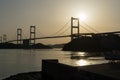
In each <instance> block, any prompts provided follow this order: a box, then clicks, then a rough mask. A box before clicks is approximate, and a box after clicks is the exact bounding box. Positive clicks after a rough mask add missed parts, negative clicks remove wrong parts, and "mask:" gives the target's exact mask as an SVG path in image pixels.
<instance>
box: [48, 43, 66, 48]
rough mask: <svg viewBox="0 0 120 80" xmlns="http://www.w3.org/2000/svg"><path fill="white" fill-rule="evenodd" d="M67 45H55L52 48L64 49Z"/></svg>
mask: <svg viewBox="0 0 120 80" xmlns="http://www.w3.org/2000/svg"><path fill="white" fill-rule="evenodd" d="M64 45H65V43H63V44H55V45H50V46H51V47H52V48H63V47H64Z"/></svg>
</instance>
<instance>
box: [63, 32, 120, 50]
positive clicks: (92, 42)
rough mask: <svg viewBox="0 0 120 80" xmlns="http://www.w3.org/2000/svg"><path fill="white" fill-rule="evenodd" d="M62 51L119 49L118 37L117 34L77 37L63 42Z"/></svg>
mask: <svg viewBox="0 0 120 80" xmlns="http://www.w3.org/2000/svg"><path fill="white" fill-rule="evenodd" d="M63 50H64V51H111V50H120V37H119V36H118V35H113V34H111V35H107V36H105V35H104V36H101V35H93V36H92V37H85V36H84V37H79V38H76V39H73V40H72V41H71V42H69V43H67V44H65V46H64V47H63Z"/></svg>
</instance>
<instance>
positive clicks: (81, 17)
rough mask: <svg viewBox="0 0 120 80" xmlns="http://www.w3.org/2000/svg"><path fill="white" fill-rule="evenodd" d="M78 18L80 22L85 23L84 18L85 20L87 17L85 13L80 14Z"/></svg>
mask: <svg viewBox="0 0 120 80" xmlns="http://www.w3.org/2000/svg"><path fill="white" fill-rule="evenodd" d="M79 18H80V20H81V21H85V20H86V18H87V15H86V14H85V13H81V14H80V15H79Z"/></svg>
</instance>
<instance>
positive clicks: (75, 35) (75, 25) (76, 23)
mask: <svg viewBox="0 0 120 80" xmlns="http://www.w3.org/2000/svg"><path fill="white" fill-rule="evenodd" d="M75 31H77V33H75ZM79 33H80V30H79V18H73V17H71V41H72V40H73V39H75V38H79Z"/></svg>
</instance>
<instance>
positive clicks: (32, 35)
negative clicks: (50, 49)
mask: <svg viewBox="0 0 120 80" xmlns="http://www.w3.org/2000/svg"><path fill="white" fill-rule="evenodd" d="M35 37H36V27H35V26H30V45H34V44H35Z"/></svg>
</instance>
